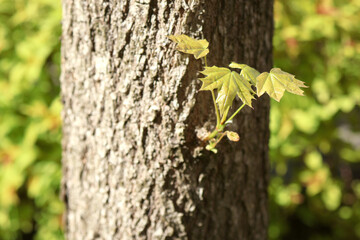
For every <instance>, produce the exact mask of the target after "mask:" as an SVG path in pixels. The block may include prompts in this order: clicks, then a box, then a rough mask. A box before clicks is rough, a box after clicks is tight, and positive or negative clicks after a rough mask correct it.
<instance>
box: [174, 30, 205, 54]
mask: <svg viewBox="0 0 360 240" xmlns="http://www.w3.org/2000/svg"><path fill="white" fill-rule="evenodd" d="M168 38H169V39H170V40H172V41H173V42H175V43H177V44H178V45H177V47H176V49H177V50H178V51H180V52H184V53H188V54H193V55H194V57H195V58H196V59H199V58H202V57H205V56H206V55H207V54H208V53H209V49H208V46H209V42H208V41H206V40H205V39H201V40H196V39H193V38H191V37H189V36H186V35H183V34H181V35H170V36H168Z"/></svg>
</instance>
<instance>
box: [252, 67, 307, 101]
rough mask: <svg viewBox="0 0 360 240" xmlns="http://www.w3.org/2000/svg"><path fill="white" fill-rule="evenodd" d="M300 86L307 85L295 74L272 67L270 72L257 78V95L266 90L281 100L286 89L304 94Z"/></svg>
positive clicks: (271, 95)
mask: <svg viewBox="0 0 360 240" xmlns="http://www.w3.org/2000/svg"><path fill="white" fill-rule="evenodd" d="M300 87H307V86H305V84H304V82H302V81H300V80H298V79H296V78H295V76H294V75H292V74H290V73H287V72H284V71H282V70H281V69H280V68H273V69H271V71H270V73H267V72H264V73H262V74H260V75H259V76H258V77H257V78H256V89H257V95H258V96H259V97H260V96H261V95H263V94H264V93H265V92H267V94H268V95H269V96H270V97H271V98H273V99H275V100H276V101H278V102H279V101H280V99H281V98H282V96H283V95H284V91H285V90H286V91H288V92H291V93H293V94H297V95H301V96H303V93H304V91H302V90H301V89H300Z"/></svg>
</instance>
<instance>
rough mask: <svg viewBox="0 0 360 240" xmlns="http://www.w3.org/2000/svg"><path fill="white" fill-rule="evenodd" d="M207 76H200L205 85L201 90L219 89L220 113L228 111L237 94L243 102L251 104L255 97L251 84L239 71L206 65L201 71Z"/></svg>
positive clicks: (217, 100)
mask: <svg viewBox="0 0 360 240" xmlns="http://www.w3.org/2000/svg"><path fill="white" fill-rule="evenodd" d="M201 73H202V74H204V75H205V76H206V77H205V78H200V80H201V81H202V82H203V85H202V87H201V89H200V90H213V89H218V96H217V98H216V103H217V104H218V105H219V110H220V113H221V114H223V113H224V112H225V111H227V110H228V109H229V108H230V106H231V104H232V102H233V100H234V98H235V96H236V95H238V97H239V98H240V99H241V101H242V102H243V103H245V104H246V105H248V106H250V107H252V106H251V100H252V99H253V98H254V97H253V96H252V93H254V91H253V90H252V89H251V84H250V83H249V82H248V81H247V80H246V79H245V78H244V77H243V76H241V75H240V74H239V73H237V72H234V71H231V70H230V69H228V68H222V67H216V66H213V67H205V70H204V71H202V72H201Z"/></svg>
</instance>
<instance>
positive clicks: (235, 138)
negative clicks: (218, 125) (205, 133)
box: [226, 131, 240, 142]
mask: <svg viewBox="0 0 360 240" xmlns="http://www.w3.org/2000/svg"><path fill="white" fill-rule="evenodd" d="M226 136H227V137H228V139H229V140H230V141H233V142H238V141H239V140H240V137H239V134H237V133H236V132H232V131H226Z"/></svg>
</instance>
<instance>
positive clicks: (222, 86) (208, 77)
mask: <svg viewBox="0 0 360 240" xmlns="http://www.w3.org/2000/svg"><path fill="white" fill-rule="evenodd" d="M168 38H169V39H170V40H172V41H173V42H175V43H177V50H178V51H180V52H183V53H187V54H192V55H194V57H195V58H196V59H203V60H204V61H203V62H204V70H203V71H201V72H200V73H201V74H203V75H204V76H205V77H203V78H199V80H201V81H202V86H201V88H200V91H210V92H211V95H212V99H213V102H214V108H215V113H216V127H215V129H214V130H213V131H212V132H211V133H209V134H208V136H207V137H205V138H204V139H201V140H202V141H204V142H207V143H208V144H207V145H206V149H207V150H209V151H212V152H214V153H216V152H217V149H216V148H215V147H216V145H217V144H218V143H219V142H220V141H221V139H222V138H223V137H224V136H225V135H226V136H227V137H228V139H229V140H230V141H234V142H237V141H239V139H240V137H239V135H238V134H237V133H235V132H231V131H224V129H225V127H226V125H228V124H230V123H231V120H232V119H233V118H234V117H235V116H236V115H237V114H238V113H239V112H240V111H241V110H242V109H243V108H244V107H245V105H247V106H249V107H250V108H252V105H251V103H252V100H253V99H255V97H254V96H255V95H256V96H257V97H260V96H261V95H263V94H264V93H265V92H266V93H267V94H268V95H269V96H270V97H271V98H273V99H275V100H276V101H278V102H279V101H280V100H281V98H282V97H283V95H284V92H285V91H288V92H290V93H293V94H297V95H301V96H303V93H304V92H303V90H301V89H300V88H301V87H303V88H304V87H307V86H305V84H304V82H302V81H300V80H298V79H296V78H295V76H294V75H292V74H290V73H287V72H284V71H282V70H281V69H280V68H273V69H271V70H270V72H263V73H260V72H258V71H257V70H256V69H254V68H252V67H250V66H248V65H246V64H239V63H235V62H232V63H230V65H229V67H231V68H235V69H240V72H237V71H232V70H230V69H229V68H227V67H217V66H211V67H209V66H208V65H207V59H206V55H207V54H208V53H209V49H208V47H209V42H208V41H207V40H205V39H201V40H196V39H193V38H191V37H189V36H187V35H171V36H168ZM253 89H256V91H254V90H253ZM215 90H216V92H217V96H215ZM236 96H238V97H239V98H240V100H241V101H242V102H243V104H242V105H241V106H240V107H239V108H238V109H237V110H236V111H235V112H234V113H233V114H232V115H231V116H230V117H229V118H228V112H229V110H230V107H231V106H232V104H233V101H234V99H235V97H236Z"/></svg>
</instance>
